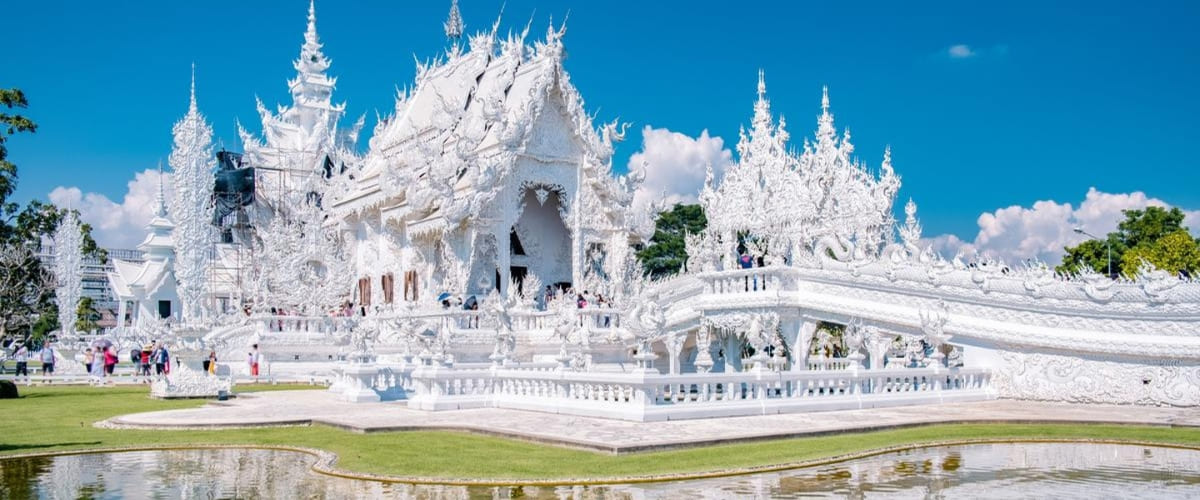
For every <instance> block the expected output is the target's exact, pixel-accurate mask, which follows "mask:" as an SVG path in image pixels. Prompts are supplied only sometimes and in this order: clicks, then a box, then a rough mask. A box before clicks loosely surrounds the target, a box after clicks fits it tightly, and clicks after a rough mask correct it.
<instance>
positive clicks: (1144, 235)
mask: <svg viewBox="0 0 1200 500" xmlns="http://www.w3.org/2000/svg"><path fill="white" fill-rule="evenodd" d="M1122 213H1123V214H1124V215H1125V220H1123V221H1121V222H1120V223H1119V224H1118V225H1117V230H1116V231H1113V232H1111V233H1108V234H1107V235H1106V236H1105V238H1104V240H1088V241H1085V242H1083V243H1080V244H1079V245H1076V246H1073V247H1067V248H1065V250H1066V254H1065V255H1063V261H1062V264H1060V265H1059V266H1058V267H1057V268H1056V270H1057V271H1058V272H1060V273H1067V274H1069V273H1076V272H1079V270H1080V269H1081V268H1084V267H1090V268H1092V269H1093V270H1095V271H1096V272H1098V273H1101V274H1105V273H1107V272H1108V250H1109V249H1108V247H1109V246H1111V247H1112V272H1113V274H1114V276H1113V277H1116V276H1115V275H1116V274H1118V273H1121V274H1125V275H1127V276H1130V275H1133V274H1135V273H1136V272H1137V268H1138V266H1139V265H1140V264H1141V262H1142V260H1143V259H1144V260H1146V261H1148V262H1150V263H1151V264H1153V265H1154V266H1155V267H1157V268H1159V269H1163V270H1166V271H1168V272H1171V273H1173V274H1177V273H1184V274H1188V275H1191V274H1194V273H1195V272H1196V271H1198V270H1200V242H1197V240H1196V239H1195V238H1193V237H1192V236H1191V235H1190V234H1189V233H1188V229H1187V227H1185V226H1184V225H1183V218H1184V213H1183V211H1182V210H1180V209H1179V208H1170V209H1167V208H1163V207H1146V208H1145V209H1137V210H1124V211H1122Z"/></svg>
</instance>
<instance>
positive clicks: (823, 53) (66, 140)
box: [0, 0, 1200, 244]
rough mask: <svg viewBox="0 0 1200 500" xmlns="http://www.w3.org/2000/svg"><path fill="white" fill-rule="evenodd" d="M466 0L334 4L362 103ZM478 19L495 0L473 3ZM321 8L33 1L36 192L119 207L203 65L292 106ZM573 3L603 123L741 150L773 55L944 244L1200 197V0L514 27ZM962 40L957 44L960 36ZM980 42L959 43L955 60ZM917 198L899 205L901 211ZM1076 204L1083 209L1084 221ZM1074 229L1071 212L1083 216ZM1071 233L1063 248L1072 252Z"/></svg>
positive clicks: (236, 107)
mask: <svg viewBox="0 0 1200 500" xmlns="http://www.w3.org/2000/svg"><path fill="white" fill-rule="evenodd" d="M448 6H449V2H448V1H445V2H443V1H432V2H350V1H343V2H331V1H328V0H326V1H318V3H317V15H318V29H319V32H320V34H321V38H322V41H323V42H324V43H325V51H326V54H327V55H329V56H330V57H331V58H332V59H333V68H332V71H331V73H333V74H334V75H336V76H338V78H339V80H338V89H337V91H336V94H335V97H337V98H338V99H339V100H345V101H347V102H348V108H347V109H348V112H349V113H350V114H351V115H353V116H354V117H357V115H359V114H362V113H366V114H367V116H368V126H367V130H370V127H371V126H372V125H373V122H374V117H375V111H376V110H379V111H381V112H386V111H388V110H390V109H391V108H392V105H393V97H394V94H395V88H396V87H397V86H403V85H406V84H408V83H410V82H411V81H412V77H413V74H414V66H415V65H414V63H413V55H414V54H416V55H417V56H418V57H420V58H422V59H425V58H428V57H430V56H433V55H435V54H437V53H438V51H440V50H441V49H442V48H443V47H444V46H445V41H444V36H443V34H442V27H441V22H442V21H443V20H444V18H445V14H446V11H447V10H448ZM461 7H462V11H463V16H464V18H465V20H466V22H467V29H468V31H470V32H474V31H476V30H481V29H485V28H486V27H488V26H490V24H491V23H492V21H493V20H494V19H495V17H496V15H497V13H498V11H499V9H500V2H499V1H491V0H487V1H484V0H463V1H462V3H461ZM306 9H307V2H306V1H304V0H290V1H287V2H241V1H229V0H216V1H206V2H187V3H184V2H84V1H72V2H56V1H45V2H18V3H13V4H11V5H8V6H6V7H5V14H6V16H5V18H4V19H3V20H0V27H2V29H3V30H4V32H5V33H6V38H7V39H9V40H10V41H15V40H21V41H22V43H19V44H18V43H10V44H9V48H8V50H7V51H6V54H5V58H4V65H3V71H0V87H20V88H22V89H23V90H25V91H26V93H27V94H28V97H29V99H30V101H31V108H30V109H29V110H28V115H29V116H30V117H32V118H33V119H34V120H35V121H37V122H38V124H39V126H40V129H39V131H38V133H37V134H35V135H30V136H26V137H17V138H14V139H13V140H12V141H11V143H10V145H11V148H10V149H11V159H12V160H13V161H15V162H16V163H17V164H18V165H19V168H20V169H21V170H20V187H19V189H18V192H17V196H16V197H17V199H18V200H19V201H24V200H28V199H31V198H45V197H46V196H47V195H48V193H50V192H51V190H53V189H54V188H56V187H58V186H76V187H79V188H80V189H81V190H82V191H84V192H94V193H98V194H102V195H104V196H107V197H108V198H111V199H113V200H118V202H119V200H120V199H121V197H122V196H123V195H124V194H125V192H126V190H127V183H128V182H129V181H130V180H131V179H133V176H134V173H135V172H140V171H142V170H144V169H146V168H151V167H153V166H154V165H155V164H156V162H157V161H158V160H159V159H160V158H162V159H165V158H166V156H167V154H168V153H169V150H170V127H171V124H172V123H174V121H175V120H177V119H178V118H179V117H180V116H182V114H183V113H184V112H185V111H186V99H187V87H188V81H189V74H190V65H191V63H192V62H195V63H196V66H197V91H198V96H199V101H200V107H201V110H202V111H203V112H204V113H205V114H206V115H207V117H208V118H209V120H210V122H211V123H212V124H213V126H214V128H215V130H216V134H217V136H218V137H219V138H220V139H222V140H223V141H224V144H225V145H226V146H227V147H229V148H230V149H235V150H236V149H238V148H239V147H240V144H239V143H238V141H237V138H236V135H235V120H237V119H240V120H241V121H242V123H244V124H247V125H248V126H250V127H251V128H252V129H256V128H257V123H258V121H257V116H256V114H255V111H254V97H255V95H258V96H260V97H261V98H262V100H263V101H264V102H265V103H266V104H267V105H268V106H273V105H274V104H275V103H286V102H287V99H288V96H287V89H286V87H285V81H286V79H287V78H290V77H291V76H293V74H294V71H293V69H292V67H291V61H292V59H294V58H295V57H296V55H297V53H298V50H299V46H300V43H301V40H302V32H303V28H304V16H305V13H306ZM568 12H569V13H570V18H569V21H568V31H567V37H566V45H567V51H568V59H567V62H566V66H567V69H568V71H570V72H571V75H572V79H573V82H574V83H575V85H576V86H577V87H578V88H579V89H580V91H581V92H582V94H583V96H584V97H585V99H586V100H587V107H588V109H589V110H591V111H593V112H596V111H598V112H599V118H600V119H602V120H605V121H607V120H610V119H613V118H616V117H618V116H619V117H620V118H621V119H622V120H624V121H630V122H633V124H634V127H633V128H631V131H632V133H631V134H630V137H629V140H628V141H626V142H625V143H623V144H622V145H621V146H620V148H619V153H618V157H617V159H616V161H615V164H616V165H617V166H618V168H620V169H623V167H624V165H625V163H626V161H627V160H628V158H629V156H630V155H631V154H634V153H636V152H638V150H639V149H641V147H642V138H641V137H640V133H641V130H642V127H644V126H647V125H649V126H652V127H655V128H665V129H669V130H671V131H674V132H678V133H681V134H685V135H687V136H693V137H694V136H698V135H700V133H701V131H703V130H708V132H709V134H710V135H712V136H716V137H721V138H723V139H724V141H725V142H724V145H725V146H726V147H728V148H732V146H733V144H734V143H735V142H736V139H737V130H738V126H739V125H741V124H746V123H748V122H749V119H750V115H751V104H752V102H753V99H754V84H755V80H756V74H757V70H758V69H759V68H762V69H764V70H765V71H766V74H767V82H768V90H769V94H770V98H771V100H772V104H773V109H774V110H775V111H776V112H777V113H779V112H781V113H784V114H786V115H787V117H788V122H789V128H790V130H791V132H792V136H793V138H794V140H795V141H797V144H798V141H799V140H800V138H801V137H802V136H805V135H808V134H809V133H810V132H811V130H812V129H814V128H815V117H816V114H817V113H818V111H819V109H818V104H819V98H820V89H821V86H822V85H829V87H830V95H831V98H832V102H833V110H834V113H835V115H836V118H837V123H838V125H839V127H850V128H851V131H852V133H853V136H854V140H855V144H856V146H857V152H858V154H859V155H860V156H861V157H862V159H863V160H865V161H867V162H869V163H870V164H871V165H872V166H875V165H877V164H878V162H879V158H880V156H881V154H882V150H883V148H884V146H885V145H886V144H890V145H891V146H892V148H893V153H894V160H895V165H896V168H897V171H898V172H899V173H900V174H901V175H902V176H903V181H904V186H903V189H902V191H901V194H900V197H901V199H902V200H903V199H907V198H908V197H910V196H911V197H913V198H915V199H916V200H917V202H918V204H919V205H920V207H921V210H920V215H921V218H922V221H923V222H924V224H925V228H926V234H927V235H937V234H943V233H949V234H955V235H958V236H959V237H960V238H962V239H964V240H967V241H972V240H977V234H976V233H978V232H979V231H980V226H979V223H978V221H977V219H978V218H979V217H980V214H983V213H989V212H993V211H996V210H997V209H1000V208H1002V207H1008V206H1011V205H1019V206H1021V207H1026V208H1027V209H1028V210H1030V211H1032V212H1036V210H1035V208H1036V205H1035V202H1037V201H1039V200H1053V201H1055V202H1056V203H1058V204H1066V203H1071V204H1072V207H1073V208H1079V205H1080V202H1081V201H1083V200H1084V197H1085V194H1087V193H1088V190H1089V188H1092V187H1095V188H1096V189H1097V190H1098V192H1100V193H1134V192H1144V194H1145V196H1146V197H1148V198H1149V199H1156V200H1161V201H1162V202H1165V203H1169V204H1172V205H1180V206H1182V207H1185V208H1200V190H1198V189H1197V185H1198V182H1197V181H1200V173H1198V171H1200V168H1198V167H1200V160H1197V158H1198V155H1197V154H1196V152H1195V150H1196V147H1195V146H1196V139H1197V138H1200V122H1198V121H1197V119H1196V117H1197V116H1200V99H1198V98H1197V97H1196V95H1195V91H1196V89H1198V88H1200V56H1198V55H1197V54H1200V35H1198V34H1197V30H1196V29H1195V26H1197V25H1198V24H1200V3H1197V2H1143V3H1142V4H1141V5H1138V4H1134V3H1133V2H1097V1H1088V2H1082V1H1081V2H1070V1H1056V2H996V3H987V4H985V3H983V2H938V3H921V4H920V5H913V4H911V3H910V2H787V3H779V4H759V3H755V2H738V3H717V2H712V3H706V2H647V1H644V0H642V1H636V2H635V1H624V0H614V1H607V2H594V1H592V2H545V1H542V2H535V1H530V0H509V1H508V2H507V5H506V7H505V13H504V20H503V24H502V26H503V28H502V30H508V29H513V30H519V29H520V28H521V27H522V26H523V25H524V24H525V23H526V22H527V21H528V20H529V19H530V18H531V17H532V18H533V26H534V28H533V32H534V33H537V34H538V35H539V36H541V34H542V33H544V31H545V27H546V24H547V22H548V19H549V18H550V17H551V16H553V17H554V19H555V20H556V22H557V21H558V20H561V19H562V18H563V17H564V15H566V14H567V13H568ZM955 46H963V47H959V48H954V47H955ZM955 56H963V57H955ZM898 204H899V203H898ZM1076 215H1079V214H1076ZM1068 222H1071V221H1070V220H1068ZM1054 244H1057V243H1054Z"/></svg>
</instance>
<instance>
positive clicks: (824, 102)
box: [821, 85, 829, 113]
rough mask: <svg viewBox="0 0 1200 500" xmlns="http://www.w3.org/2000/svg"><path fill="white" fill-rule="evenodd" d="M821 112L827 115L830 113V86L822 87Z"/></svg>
mask: <svg viewBox="0 0 1200 500" xmlns="http://www.w3.org/2000/svg"><path fill="white" fill-rule="evenodd" d="M821 111H824V112H826V113H828V112H829V86H828V85H823V86H822V87H821Z"/></svg>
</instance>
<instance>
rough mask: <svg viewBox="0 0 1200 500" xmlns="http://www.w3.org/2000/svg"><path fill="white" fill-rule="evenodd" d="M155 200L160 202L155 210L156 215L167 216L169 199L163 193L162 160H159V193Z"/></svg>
mask: <svg viewBox="0 0 1200 500" xmlns="http://www.w3.org/2000/svg"><path fill="white" fill-rule="evenodd" d="M155 201H157V202H158V207H156V208H155V210H154V215H157V216H159V217H166V216H167V199H166V196H164V195H163V171H162V160H161V159H160V160H158V195H156V196H155Z"/></svg>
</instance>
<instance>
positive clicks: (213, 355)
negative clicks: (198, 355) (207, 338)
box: [208, 351, 217, 375]
mask: <svg viewBox="0 0 1200 500" xmlns="http://www.w3.org/2000/svg"><path fill="white" fill-rule="evenodd" d="M208 374H209V375H216V374H217V351H208Z"/></svg>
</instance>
